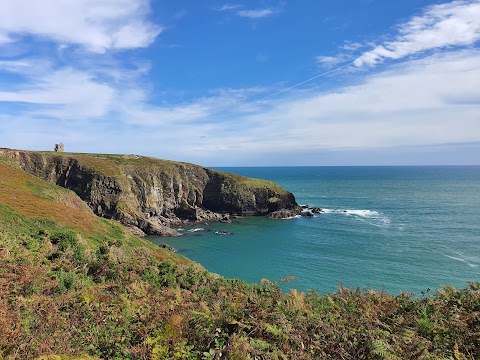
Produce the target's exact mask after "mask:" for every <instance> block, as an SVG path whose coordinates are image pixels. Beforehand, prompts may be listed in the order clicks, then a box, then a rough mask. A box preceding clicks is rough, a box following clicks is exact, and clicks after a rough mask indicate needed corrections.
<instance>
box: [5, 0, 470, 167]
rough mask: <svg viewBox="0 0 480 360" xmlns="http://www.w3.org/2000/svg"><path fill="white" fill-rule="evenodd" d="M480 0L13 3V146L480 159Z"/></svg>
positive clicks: (303, 157)
mask: <svg viewBox="0 0 480 360" xmlns="http://www.w3.org/2000/svg"><path fill="white" fill-rule="evenodd" d="M479 40H480V0H455V1H435V0H402V1H385V0H336V1H330V0H329V1H318V0H302V1H298V0H296V1H293V0H259V1H250V0H239V1H234V0H232V1H220V0H211V1H198V0H181V1H173V0H169V1H165V0H151V1H150V0H1V1H0V147H7V148H15V149H27V150H53V147H54V144H55V143H60V142H62V143H64V144H65V149H66V151H69V152H89V153H121V154H139V155H145V156H154V157H159V158H164V159H171V160H177V161H185V162H191V163H197V164H201V165H205V166H293V165H298V166H310V165H311V166H321V165H465V164H477V165H480V46H479V45H480V41H479Z"/></svg>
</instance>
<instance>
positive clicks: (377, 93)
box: [0, 50, 480, 165]
mask: <svg viewBox="0 0 480 360" xmlns="http://www.w3.org/2000/svg"><path fill="white" fill-rule="evenodd" d="M27 65H28V64H26V63H18V64H14V63H8V64H5V62H3V68H6V67H9V68H10V69H22V68H26V67H28V66H27ZM1 66H2V64H0V67H1ZM38 71H40V70H39V69H38ZM51 75H56V76H53V77H52V80H49V78H50V77H51ZM362 76H364V80H363V81H362V82H360V83H359V84H358V85H355V86H348V87H343V88H338V89H337V90H336V91H335V92H329V93H315V92H313V91H302V92H291V93H288V94H285V96H283V97H281V98H271V99H270V100H269V101H268V102H265V101H261V102H257V101H254V100H252V99H254V98H255V97H257V96H260V95H261V94H264V93H265V89H261V88H253V89H238V90H229V89H227V90H223V91H217V92H215V93H213V94H212V95H211V96H208V97H204V98H200V99H197V100H194V101H191V102H189V103H184V104H177V105H169V106H160V105H153V104H150V103H149V101H148V93H147V92H146V91H145V90H144V89H142V88H139V87H135V86H134V84H133V83H135V82H130V81H128V77H127V80H126V82H121V83H102V82H101V81H100V80H99V79H97V78H95V77H93V76H92V75H90V74H88V73H81V72H76V71H73V70H68V69H61V70H55V71H53V72H49V73H48V74H47V73H46V74H45V77H42V76H40V77H38V78H36V77H34V76H33V75H31V76H30V77H29V81H28V84H23V85H22V86H21V87H20V88H18V89H17V91H16V92H13V91H11V92H9V93H8V96H10V100H15V101H30V102H34V101H35V102H37V103H40V104H44V105H48V104H51V103H52V102H53V103H54V104H56V106H59V107H55V106H47V107H46V109H43V110H42V108H37V107H35V110H34V111H30V110H28V109H27V110H25V111H23V112H21V113H16V114H12V113H10V115H8V114H6V112H5V111H4V112H3V115H1V116H0V142H1V143H2V144H4V145H3V146H12V147H22V146H24V147H27V146H28V147H29V148H32V147H33V148H42V146H43V148H47V149H49V148H50V146H51V144H53V143H54V142H55V141H56V142H58V141H60V140H61V141H63V142H65V143H66V144H67V145H68V147H69V149H70V150H72V151H91V152H95V151H101V152H120V153H123V152H133V153H144V154H150V155H156V156H159V157H163V158H171V159H177V160H183V161H190V162H197V163H204V164H205V163H206V162H207V163H209V164H224V165H228V164H230V165H232V164H233V162H235V163H236V164H244V165H245V164H259V163H260V162H262V161H263V164H268V159H269V158H270V157H276V158H277V159H278V160H277V162H276V163H275V164H276V165H280V164H284V165H285V164H286V163H285V161H284V159H286V158H287V157H288V158H289V159H294V157H293V155H292V154H297V153H302V152H303V153H307V154H321V153H322V152H325V151H351V154H352V156H353V157H352V158H354V156H356V155H354V154H358V152H359V151H367V150H368V149H379V150H380V151H381V152H382V153H385V152H387V151H388V149H392V148H397V149H402V148H405V147H428V146H437V145H438V144H453V143H457V144H462V143H463V144H465V143H476V142H480V88H479V87H478V84H479V83H480V51H475V50H466V51H463V52H450V53H447V54H444V55H435V56H429V57H427V58H424V59H422V60H411V61H408V62H405V63H402V64H398V65H395V66H394V67H392V68H391V69H390V70H389V71H384V72H382V73H379V74H376V75H368V74H363V75H362ZM60 79H66V80H67V81H66V84H62V81H61V80H60ZM27 85H28V86H27ZM83 88H85V90H82V89H83ZM6 97H7V94H6V93H5V91H4V92H2V93H1V94H0V98H2V99H4V100H5V99H6ZM54 110H57V111H58V114H56V115H55V116H56V117H57V118H59V119H66V120H69V121H67V122H64V124H65V126H63V125H62V126H58V121H47V119H49V118H50V117H51V116H53V115H52V112H53V111H54ZM60 110H61V111H60ZM69 114H70V115H69ZM63 116H65V117H63ZM12 124H14V125H12ZM36 134H37V135H36ZM38 134H42V136H39V135H38ZM35 135H36V137H35ZM19 139H20V140H19ZM18 141H24V142H25V144H26V145H24V144H19V143H18ZM10 144H12V145H10ZM372 151H374V150H372ZM398 151H401V150H398ZM311 156H312V158H313V159H314V156H313V155H311ZM345 158H348V156H345ZM282 159H283V160H282ZM290 161H294V160H290ZM311 161H314V160H311ZM357 161H358V162H357V163H362V162H361V159H360V160H357ZM364 163H365V162H364ZM366 163H368V160H366ZM270 164H272V163H270ZM292 164H294V162H293V163H292Z"/></svg>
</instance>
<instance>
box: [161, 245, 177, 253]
mask: <svg viewBox="0 0 480 360" xmlns="http://www.w3.org/2000/svg"><path fill="white" fill-rule="evenodd" d="M158 246H159V247H161V248H162V249H167V250H169V251H171V252H177V250H176V249H175V248H174V247H171V246H170V245H167V244H160V245H158Z"/></svg>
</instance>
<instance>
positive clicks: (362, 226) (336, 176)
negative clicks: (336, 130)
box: [148, 166, 480, 294]
mask: <svg viewBox="0 0 480 360" xmlns="http://www.w3.org/2000/svg"><path fill="white" fill-rule="evenodd" d="M221 170H228V171H231V172H235V173H238V174H241V175H245V176H251V177H259V178H266V179H269V180H272V181H275V182H276V183H278V184H280V185H281V186H283V187H284V188H286V189H288V190H290V191H292V192H293V193H294V195H295V197H296V199H297V202H298V203H299V204H308V205H310V206H319V207H321V208H323V210H324V213H322V214H317V215H315V216H314V217H313V218H294V219H288V220H271V219H266V218H242V219H233V223H232V224H229V225H227V224H222V223H213V222H212V223H209V226H204V225H199V226H195V227H193V228H187V229H184V230H183V231H181V232H182V233H183V234H184V235H183V236H182V237H179V238H156V237H148V239H150V240H151V241H153V242H155V243H168V244H169V245H171V246H173V247H175V248H176V249H177V250H178V251H179V252H180V253H181V254H184V255H186V256H187V257H189V258H191V259H192V260H194V261H198V262H199V263H201V264H202V265H203V266H205V267H206V268H207V269H208V270H210V271H212V272H216V273H219V274H221V275H224V276H227V277H233V278H240V279H242V280H246V281H249V282H258V281H259V280H260V279H262V278H268V279H269V280H271V281H279V279H281V278H286V277H288V276H294V277H295V280H293V281H291V282H289V283H288V284H285V285H283V286H284V287H286V288H289V287H292V288H297V289H300V290H303V291H307V290H318V291H321V292H329V291H335V290H336V289H338V285H339V283H343V285H344V286H349V287H354V288H356V287H360V288H376V289H385V290H387V291H389V292H393V293H400V292H401V291H404V292H415V293H416V294H421V293H422V292H427V290H428V289H432V290H433V289H437V288H439V287H441V286H443V285H448V284H452V285H455V286H459V287H462V286H465V284H466V283H467V282H468V281H472V280H476V279H477V280H478V277H479V276H478V274H479V269H480V256H479V255H478V254H479V249H480V225H479V224H480V167H478V166H477V167H475V166H471V167H468V166H467V167H459V166H457V167H279V168H228V169H227V168H222V169H221ZM192 229H203V230H201V231H191V230H192ZM189 230H190V231H189ZM215 231H228V232H231V233H232V235H229V236H219V235H218V234H215Z"/></svg>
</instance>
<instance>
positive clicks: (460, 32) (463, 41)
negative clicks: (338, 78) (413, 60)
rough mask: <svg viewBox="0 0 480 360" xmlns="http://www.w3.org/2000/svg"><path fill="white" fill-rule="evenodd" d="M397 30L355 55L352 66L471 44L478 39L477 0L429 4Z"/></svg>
mask: <svg viewBox="0 0 480 360" xmlns="http://www.w3.org/2000/svg"><path fill="white" fill-rule="evenodd" d="M398 30H399V31H398V32H399V33H398V35H397V36H396V37H395V38H394V39H393V40H392V41H387V42H384V43H383V44H381V45H378V46H376V47H375V48H374V49H373V50H370V51H367V52H364V53H363V54H361V55H360V56H359V57H357V59H356V60H355V66H357V67H362V66H371V65H375V64H378V63H381V62H383V61H384V60H386V59H401V58H405V57H407V56H410V55H415V54H418V53H421V52H424V51H428V50H433V49H440V48H447V47H452V46H465V45H472V44H474V43H475V42H477V41H478V40H480V1H479V0H457V1H452V2H450V3H445V4H440V5H434V6H430V7H428V8H427V9H426V10H425V11H424V12H423V14H421V15H420V16H415V17H413V18H412V19H411V20H410V21H408V22H406V23H404V24H402V25H400V26H399V28H398Z"/></svg>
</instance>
